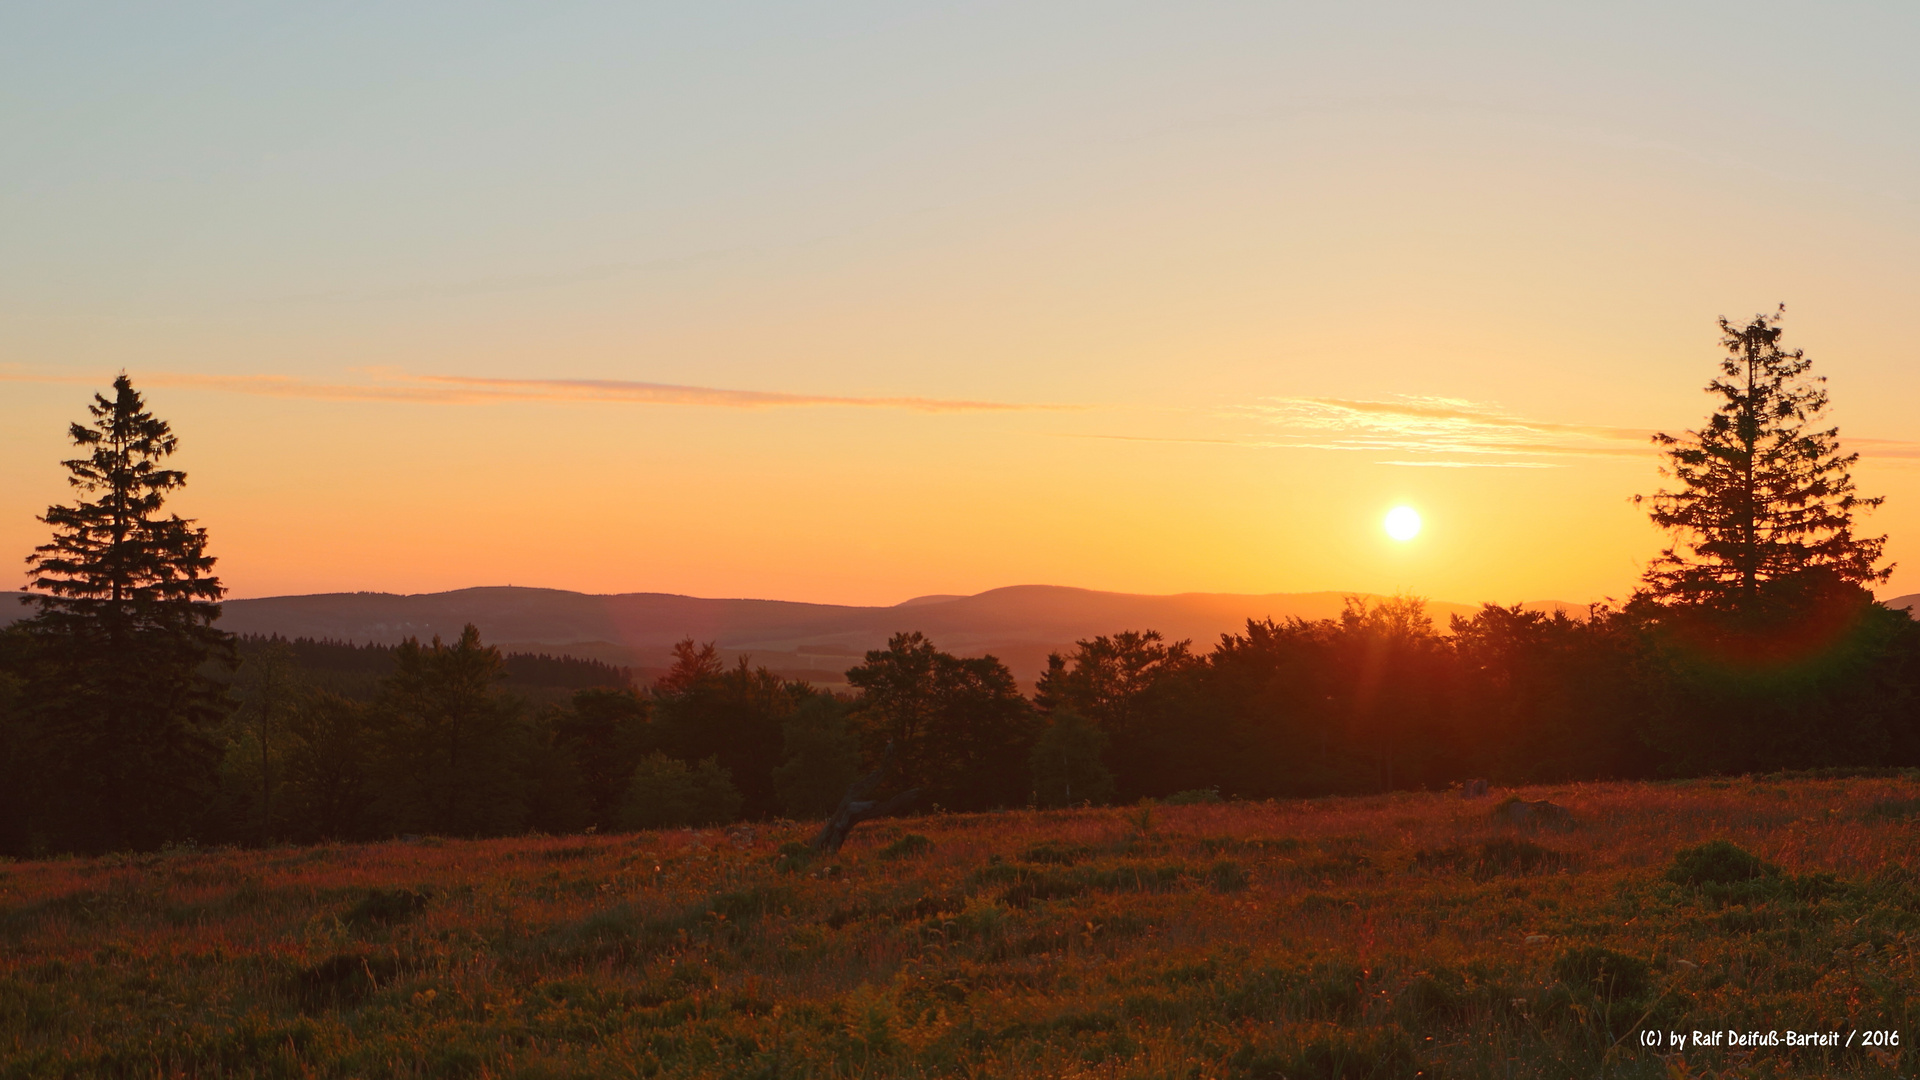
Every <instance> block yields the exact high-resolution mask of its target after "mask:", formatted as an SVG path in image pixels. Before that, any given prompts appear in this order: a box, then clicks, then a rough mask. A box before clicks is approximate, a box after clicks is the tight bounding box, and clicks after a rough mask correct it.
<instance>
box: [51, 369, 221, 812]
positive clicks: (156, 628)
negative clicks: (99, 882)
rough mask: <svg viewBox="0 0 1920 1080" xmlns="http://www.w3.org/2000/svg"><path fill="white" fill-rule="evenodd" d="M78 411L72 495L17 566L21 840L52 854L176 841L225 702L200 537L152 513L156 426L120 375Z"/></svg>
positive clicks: (166, 487)
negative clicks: (83, 413)
mask: <svg viewBox="0 0 1920 1080" xmlns="http://www.w3.org/2000/svg"><path fill="white" fill-rule="evenodd" d="M88 411H89V413H91V416H92V419H91V421H90V422H88V423H76V424H74V425H72V426H71V428H70V429H69V435H70V437H71V438H72V440H73V444H74V445H75V446H76V447H77V448H79V449H80V450H81V451H82V452H83V453H84V454H85V456H83V457H76V458H73V459H72V460H69V461H66V462H64V463H63V464H64V465H65V466H66V468H67V471H68V472H69V474H70V475H69V476H68V483H69V484H70V485H72V487H73V488H74V489H75V490H76V491H77V492H79V494H80V496H81V497H80V498H79V499H78V500H76V501H75V502H74V503H72V504H71V505H56V506H52V507H49V508H48V509H47V512H46V514H45V515H44V516H43V517H42V518H41V519H40V520H41V521H43V522H44V523H46V524H47V525H50V526H52V527H53V538H52V539H51V540H50V541H48V542H47V543H45V544H42V545H40V546H39V547H38V548H36V549H34V553H33V554H32V555H30V556H28V557H27V564H28V567H29V570H30V572H31V578H30V588H31V589H32V593H31V594H30V596H29V598H28V600H29V602H30V603H31V604H32V605H33V606H34V607H35V608H36V609H37V613H36V614H35V615H34V616H33V617H32V618H30V619H28V620H26V621H25V622H24V623H23V624H22V626H21V635H22V637H23V639H24V641H23V642H22V646H23V648H22V651H23V652H24V654H25V656H24V662H23V664H22V667H23V668H24V669H25V686H24V687H23V690H22V694H21V700H22V702H23V705H22V706H21V707H20V708H18V709H16V715H17V716H18V717H19V723H20V724H21V725H22V726H23V728H24V731H23V734H24V739H23V742H24V743H25V754H26V756H27V757H28V758H29V759H30V760H31V761H32V764H33V770H34V779H35V781H36V785H35V786H36V788H37V789H38V791H37V794H36V797H35V798H34V800H33V810H32V814H31V817H32V819H33V820H32V822H31V823H30V826H29V829H28V832H29V833H30V834H31V835H32V836H33V837H34V841H33V842H34V844H35V845H36V846H46V847H49V848H53V849H56V850H59V849H79V850H105V849H116V848H145V847H152V846H156V845H158V844H160V843H164V842H166V841H169V840H178V839H183V838H187V837H189V836H190V835H191V833H192V830H193V827H194V825H195V818H196V815H197V814H198V813H199V812H200V810H201V809H202V807H203V806H204V805H205V802H206V799H207V798H208V796H209V794H210V793H211V791H212V789H213V787H214V784H215V775H216V768H217V762H218V753H219V752H218V748H217V747H216V745H215V743H214V741H213V739H212V738H211V737H210V734H211V729H212V728H213V727H214V726H215V725H216V724H217V723H218V722H219V721H220V719H221V717H222V716H223V715H224V712H225V709H226V708H227V703H226V701H225V698H224V694H223V687H222V686H221V684H220V683H219V682H218V681H216V679H215V678H214V677H213V674H214V673H217V670H218V668H219V666H220V665H221V664H225V665H227V666H229V667H230V666H231V663H232V644H231V639H230V637H229V635H227V634H225V633H223V632H221V631H219V630H217V629H215V628H214V625H213V623H214V620H215V619H217V618H218V617H219V615H220V605H219V600H220V596H221V594H222V592H223V590H222V588H221V585H220V579H219V578H217V577H215V576H214V575H213V573H212V569H213V564H214V559H213V557H212V556H210V555H208V554H207V532H206V530H205V529H203V528H199V527H197V526H196V525H195V524H194V523H193V522H192V521H188V520H185V519H183V518H181V517H180V516H178V515H177V514H163V513H162V508H163V506H164V504H165V502H166V498H167V495H168V494H169V493H170V492H173V491H175V490H177V489H179V488H180V487H181V486H182V485H184V484H185V483H186V479H187V477H186V474H185V473H184V472H181V471H179V470H177V469H167V468H163V467H162V466H161V462H162V461H163V460H164V459H166V458H167V457H169V456H171V455H172V454H173V452H174V451H175V449H176V448H177V446H178V440H177V439H176V438H175V436H174V434H173V431H172V429H171V428H170V427H169V426H168V425H167V423H166V421H164V420H161V419H158V418H157V417H155V416H154V415H153V414H152V413H150V412H148V411H147V408H146V404H145V403H144V402H143V401H142V400H141V397H140V394H139V393H138V392H137V391H135V390H134V388H133V384H132V382H131V381H130V380H129V379H128V378H127V376H126V375H124V374H122V375H121V376H120V377H119V378H117V379H115V380H114V383H113V397H112V398H111V399H109V398H107V397H104V396H101V395H98V394H96V395H94V401H93V404H92V405H91V406H89V407H88ZM210 661H213V662H218V663H213V664H210ZM210 668H211V669H212V671H211V672H210V670H209V669H210Z"/></svg>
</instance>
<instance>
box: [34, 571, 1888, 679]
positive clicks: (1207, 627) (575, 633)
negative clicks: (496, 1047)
mask: <svg viewBox="0 0 1920 1080" xmlns="http://www.w3.org/2000/svg"><path fill="white" fill-rule="evenodd" d="M16 595H18V594H16ZM1356 595H1357V596H1363V597H1365V598H1366V599H1381V597H1379V596H1377V595H1375V594H1361V593H1349V592H1336V591H1321V592H1304V593H1205V592H1188V593H1170V594H1148V593H1120V592H1106V591H1102V590H1097V589H1082V588H1076V587H1073V586H1066V585H1009V586H1003V587H1001V588H998V589H989V590H987V591H985V592H981V593H975V594H973V595H970V596H956V595H951V594H934V595H929V596H920V597H914V598H912V599H910V600H906V601H903V602H901V603H899V604H893V605H886V606H880V605H852V604H817V603H810V602H806V601H797V600H759V599H751V598H744V597H742V598H709V597H697V596H686V595H683V594H679V593H654V592H635V593H581V592H574V591H571V590H567V589H544V588H536V587H529V586H514V585H496V586H474V587H471V588H466V589H453V590H447V591H443V592H434V593H383V592H340V593H308V594H303V595H294V596H269V597H255V598H250V599H243V600H228V601H226V602H225V604H224V605H223V607H224V611H223V613H222V618H221V621H220V626H221V628H222V629H226V630H230V631H233V632H235V633H240V634H261V635H269V634H279V635H280V636H282V637H289V638H293V637H309V638H316V639H323V640H333V641H345V642H353V643H355V644H369V643H372V644H389V645H390V644H395V643H397V642H399V641H401V640H403V639H405V638H407V637H418V638H421V639H426V638H430V637H433V636H435V635H438V636H439V637H441V638H445V639H451V638H453V637H456V636H458V634H459V633H460V630H461V628H462V627H464V626H465V625H466V624H467V623H473V624H474V625H476V626H478V627H479V628H480V631H481V634H482V636H483V637H484V638H485V640H486V641H487V642H489V643H491V644H496V645H499V646H501V647H502V648H503V649H507V650H510V651H520V652H547V653H552V654H555V655H565V656H578V657H581V658H584V659H594V660H603V661H607V662H610V663H617V664H623V665H626V666H630V667H634V668H639V669H642V670H646V669H658V668H663V667H665V666H666V665H667V664H668V663H670V661H671V650H672V647H673V645H674V643H676V642H678V641H681V640H684V639H686V638H693V639H694V640H696V641H700V642H707V641H711V642H714V643H715V645H716V646H717V647H718V648H719V649H720V650H721V651H722V652H723V653H725V654H726V655H727V656H728V658H729V659H732V658H733V657H735V656H742V655H750V656H752V657H754V660H755V662H756V663H765V664H767V665H768V666H769V667H774V668H777V669H780V670H783V671H803V672H811V671H817V672H819V673H820V676H819V681H822V682H825V683H834V682H838V681H840V680H842V679H843V678H844V675H843V674H842V673H843V672H844V670H845V668H846V667H847V666H849V663H850V660H849V658H851V657H857V656H859V655H860V654H861V653H864V652H865V651H866V650H868V649H875V648H881V647H884V646H885V644H886V640H887V638H888V637H889V636H890V635H892V634H894V633H899V632H905V631H915V630H917V631H920V632H922V633H924V634H926V635H927V637H928V638H929V639H930V640H932V641H933V642H934V643H935V644H936V645H938V646H940V647H941V648H943V649H947V650H950V651H952V652H955V653H959V654H962V655H969V656H980V655H987V654H991V655H994V656H998V657H999V658H1000V659H1001V660H1003V661H1005V662H1006V663H1007V664H1008V666H1009V667H1011V668H1012V669H1013V670H1014V672H1015V673H1016V674H1017V675H1019V676H1020V677H1021V678H1022V679H1028V680H1030V679H1033V678H1035V677H1037V676H1038V675H1039V673H1040V672H1041V671H1042V670H1044V669H1045V665H1046V657H1047V654H1048V653H1050V652H1054V651H1060V650H1066V649H1071V648H1072V647H1073V643H1074V642H1076V641H1081V640H1085V639H1088V638H1092V637H1096V636H1099V635H1103V634H1114V633H1118V632H1120V631H1122V630H1149V629H1151V630H1158V631H1160V632H1161V634H1163V635H1164V636H1165V637H1166V638H1167V640H1169V641H1180V640H1191V641H1192V642H1193V643H1194V646H1195V648H1196V649H1199V650H1201V651H1204V650H1206V649H1208V648H1211V647H1212V645H1213V643H1214V642H1215V641H1217V640H1218V639H1219V636H1220V635H1221V634H1223V633H1234V632H1238V631H1240V630H1242V629H1243V628H1244V627H1245V626H1246V622H1247V620H1248V619H1256V620H1257V619H1266V618H1272V619H1278V620H1284V619H1288V618H1302V619H1320V618H1332V617H1335V616H1337V615H1338V614H1339V613H1340V611H1341V609H1342V608H1343V606H1344V605H1345V602H1346V598H1347V597H1348V596H1356ZM1886 603H1887V605H1888V606H1890V607H1914V606H1915V605H1920V593H1915V594H1909V595H1905V596H1900V597H1895V598H1893V599H1891V600H1888V601H1886ZM1522 607H1525V608H1527V609H1530V610H1549V611H1550V610H1555V609H1563V610H1567V611H1569V612H1570V613H1574V614H1578V613H1581V612H1583V611H1584V610H1585V608H1584V606H1582V605H1576V604H1569V603H1565V602H1562V601H1536V602H1532V603H1528V604H1523V605H1522ZM6 609H11V610H6ZM1478 610H1479V607H1478V606H1477V605H1468V604H1460V603H1455V602H1451V601H1444V600H1438V601H1428V602H1427V612H1428V614H1430V615H1431V616H1433V619H1434V622H1435V623H1436V624H1438V625H1439V626H1440V627H1441V628H1443V629H1444V627H1445V625H1446V622H1447V618H1448V616H1450V615H1455V614H1458V615H1463V616H1464V615H1471V614H1472V613H1473V612H1475V611H1478ZM20 615H21V609H20V607H19V605H9V604H5V603H0V625H3V624H5V623H7V622H11V621H13V620H14V619H15V618H19V617H20Z"/></svg>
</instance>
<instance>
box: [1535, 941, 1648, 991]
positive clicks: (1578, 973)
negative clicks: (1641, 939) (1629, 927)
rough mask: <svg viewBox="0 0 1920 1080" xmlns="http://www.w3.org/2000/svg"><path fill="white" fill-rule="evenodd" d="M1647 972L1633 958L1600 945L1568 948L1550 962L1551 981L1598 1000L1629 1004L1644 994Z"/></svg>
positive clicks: (1641, 962)
mask: <svg viewBox="0 0 1920 1080" xmlns="http://www.w3.org/2000/svg"><path fill="white" fill-rule="evenodd" d="M1650 974H1651V969H1650V968H1649V967H1648V966H1647V962H1646V961H1645V960H1642V959H1640V958H1639V957H1637V956H1628V955H1627V954H1625V953H1620V952H1615V951H1613V950H1612V949H1609V948H1605V947H1603V946H1600V945H1583V946H1581V947H1579V948H1577V949H1568V950H1567V951H1566V952H1563V953H1561V954H1560V955H1559V956H1558V957H1556V958H1555V959H1554V961H1553V975H1554V978H1557V979H1559V980H1560V981H1561V982H1564V983H1566V984H1567V985H1568V986H1573V987H1578V988H1580V989H1583V990H1587V991H1590V992H1592V993H1593V994H1594V996H1596V997H1598V998H1599V999H1600V1000H1602V1001H1630V1000H1633V999H1635V998H1638V997H1640V996H1642V995H1643V994H1645V993H1646V992H1647V988H1648V986H1649V976H1650Z"/></svg>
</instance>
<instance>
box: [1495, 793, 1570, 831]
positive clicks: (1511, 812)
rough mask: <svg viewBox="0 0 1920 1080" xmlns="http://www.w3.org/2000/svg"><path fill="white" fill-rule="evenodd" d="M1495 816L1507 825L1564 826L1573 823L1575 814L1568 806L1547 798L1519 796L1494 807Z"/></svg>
mask: <svg viewBox="0 0 1920 1080" xmlns="http://www.w3.org/2000/svg"><path fill="white" fill-rule="evenodd" d="M1493 818H1494V820H1495V821H1499V822H1502V823H1504V824H1507V825H1531V826H1539V825H1551V826H1562V827H1564V826H1567V825H1571V824H1573V814H1572V813H1571V812H1570V811H1568V810H1567V808H1566V807H1564V806H1561V805H1559V804H1558V803H1553V802H1549V801H1547V800H1546V799H1539V800H1533V801H1529V800H1527V799H1522V798H1520V797H1518V796H1515V797H1513V798H1510V799H1508V800H1506V801H1505V802H1503V803H1501V804H1500V805H1499V806H1496V807H1494V808H1493Z"/></svg>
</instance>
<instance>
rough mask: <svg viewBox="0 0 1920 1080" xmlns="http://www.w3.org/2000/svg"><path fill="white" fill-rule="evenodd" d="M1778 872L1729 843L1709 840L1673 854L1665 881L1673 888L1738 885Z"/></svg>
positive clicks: (1771, 875)
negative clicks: (1672, 884) (1672, 885)
mask: <svg viewBox="0 0 1920 1080" xmlns="http://www.w3.org/2000/svg"><path fill="white" fill-rule="evenodd" d="M1779 873H1780V868H1779V867H1777V866H1775V865H1773V864H1772V863H1770V862H1767V861H1766V860H1764V859H1762V858H1760V857H1759V856H1757V855H1755V854H1753V853H1752V852H1750V851H1748V850H1746V849H1745V848H1743V847H1741V846H1739V845H1738V844H1735V843H1733V842H1732V841H1729V840H1712V841H1709V842H1707V843H1704V844H1701V845H1700V846H1699V847H1690V848H1682V849H1681V850H1679V851H1676V852H1674V855H1673V862H1672V864H1671V865H1669V866H1668V867H1667V873H1666V878H1667V880H1668V881H1671V882H1673V883H1674V884H1675V885H1695V886H1698V885H1737V884H1739V883H1741V882H1743V881H1753V880H1756V879H1758V878H1767V877H1776V876H1778V875H1779Z"/></svg>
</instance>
